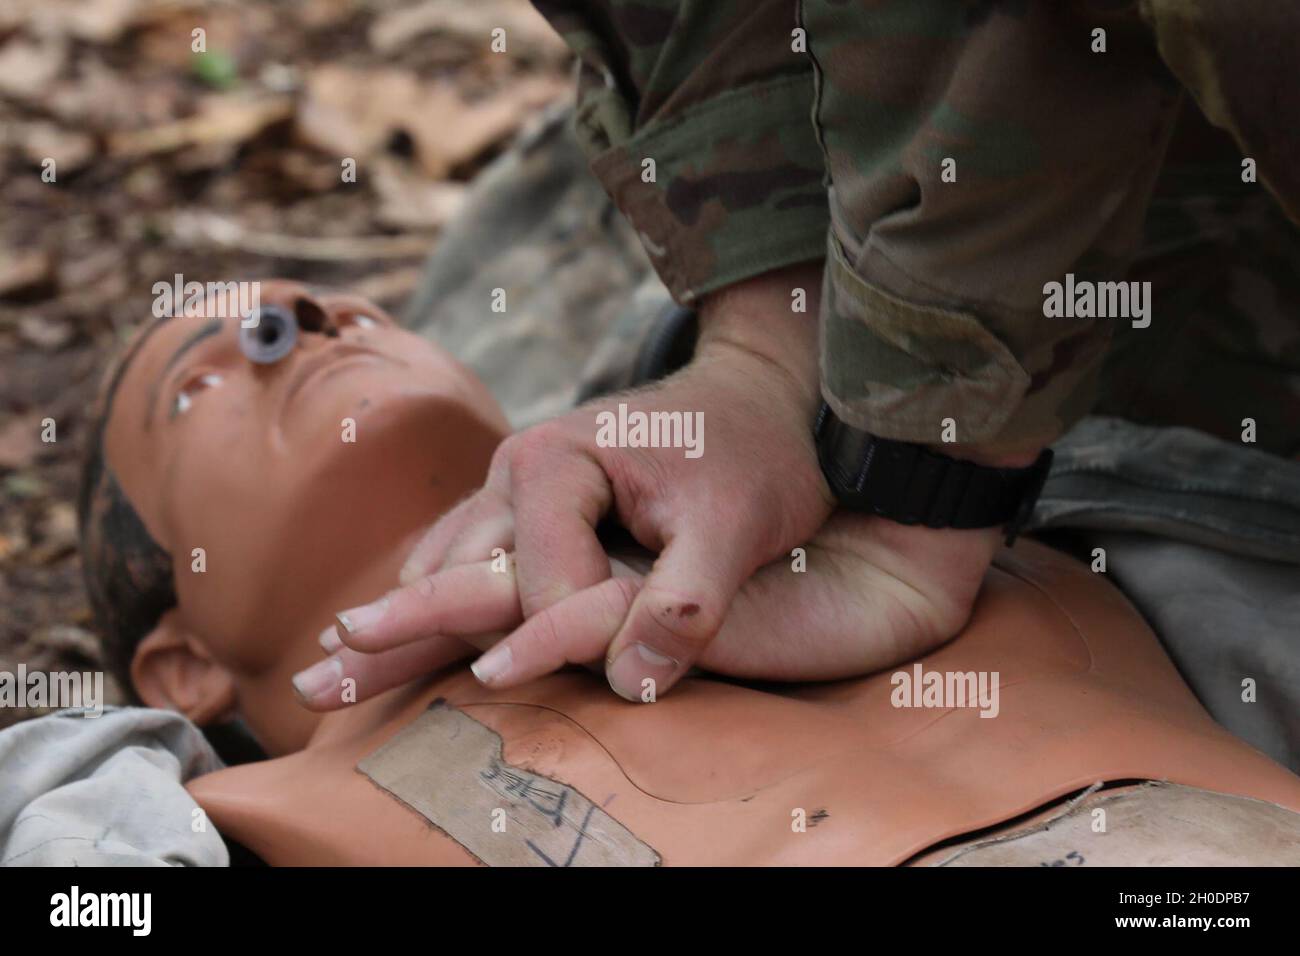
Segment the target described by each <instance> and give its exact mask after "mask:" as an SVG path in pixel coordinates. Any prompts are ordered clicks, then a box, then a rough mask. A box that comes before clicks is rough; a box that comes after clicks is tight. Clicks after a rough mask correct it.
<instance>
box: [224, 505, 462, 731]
mask: <svg viewBox="0 0 1300 956" xmlns="http://www.w3.org/2000/svg"><path fill="white" fill-rule="evenodd" d="M430 520H432V519H430ZM423 531H424V528H419V529H416V530H414V531H412V532H411V534H410V535H409V536H407V537H406V538H404V539H402V540H401V541H399V542H398V544H397V545H396V546H394V547H393V548H392V549H391V550H390V551H389V552H388V553H387V554H386V555H384V556H383V557H382V558H381V559H379V560H370V561H367V562H366V567H365V568H363V569H360V570H359V571H358V573H357V574H356V575H354V576H353V577H352V578H351V579H350V580H349V581H348V582H347V583H346V585H344V586H341V587H337V588H333V589H330V590H329V591H328V592H327V593H325V594H322V595H321V599H320V602H319V604H318V605H317V607H316V608H314V609H313V610H312V611H310V613H306V614H304V616H303V620H304V622H305V623H304V624H303V626H302V628H301V629H300V630H299V631H298V632H297V633H296V634H295V635H294V638H293V640H292V641H291V642H290V644H289V646H288V647H287V648H286V651H285V653H284V654H283V655H281V663H280V664H277V666H276V667H274V668H272V669H271V670H269V671H267V672H266V673H264V674H260V675H257V676H255V677H253V678H251V679H250V680H249V681H248V682H247V683H246V684H245V686H244V687H243V688H242V691H241V699H240V715H241V716H242V717H243V718H244V720H245V721H246V722H247V724H248V726H249V728H250V730H251V731H252V732H253V735H254V736H255V737H256V738H257V739H258V741H259V742H260V743H261V744H262V746H263V748H264V749H265V750H266V751H267V752H268V753H269V754H271V756H282V755H284V754H287V753H293V752H296V751H298V750H302V749H305V748H308V747H312V746H316V745H318V744H320V743H322V742H329V741H336V740H338V739H340V738H341V737H347V736H351V735H353V734H358V733H367V732H369V731H371V730H373V729H374V728H375V727H376V726H379V725H382V724H384V723H387V722H388V721H390V720H392V719H393V718H394V717H396V716H398V715H400V714H402V713H404V712H405V711H406V710H407V708H408V707H410V706H412V701H413V700H415V699H416V698H419V697H421V695H422V694H423V695H424V696H427V694H425V693H424V690H423V689H424V688H425V687H426V686H427V684H428V681H427V680H425V681H417V682H415V683H414V684H408V685H406V686H404V687H397V688H394V689H392V690H390V691H386V692H384V693H382V694H379V695H377V696H375V697H372V698H370V699H368V700H364V701H360V702H358V703H354V704H348V705H347V706H345V707H344V708H342V709H341V710H337V711H332V712H330V713H326V714H323V715H313V714H311V713H310V712H308V711H307V710H306V709H305V708H303V707H302V706H301V705H300V704H299V703H298V702H297V699H296V695H295V694H294V691H293V687H292V684H291V678H292V676H293V674H294V673H296V672H297V671H298V670H301V669H302V668H304V667H308V666H310V665H311V664H314V663H316V662H317V661H320V660H323V659H324V657H325V652H324V651H323V650H322V649H321V646H320V643H319V638H320V631H321V626H322V625H321V624H320V622H329V621H332V620H333V618H334V615H335V614H336V613H337V612H339V611H341V610H344V609H346V608H349V607H355V606H357V605H359V604H362V603H366V602H369V601H373V600H376V599H378V598H379V597H381V596H383V595H384V594H385V593H387V592H388V591H390V590H392V589H393V588H394V587H396V586H397V580H398V574H399V572H400V570H401V567H402V564H403V563H404V562H405V560H406V557H407V556H408V555H409V554H410V552H411V549H412V548H413V547H414V546H415V543H416V541H417V540H418V539H419V537H420V535H421V534H422V533H423ZM471 652H472V651H471V649H470V648H468V647H467V648H466V655H467V656H468V655H469V654H470V653H471ZM286 714H287V715H288V716H287V717H286ZM290 724H292V726H290ZM313 724H314V726H313Z"/></svg>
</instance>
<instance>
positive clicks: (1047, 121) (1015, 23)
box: [535, 0, 1300, 454]
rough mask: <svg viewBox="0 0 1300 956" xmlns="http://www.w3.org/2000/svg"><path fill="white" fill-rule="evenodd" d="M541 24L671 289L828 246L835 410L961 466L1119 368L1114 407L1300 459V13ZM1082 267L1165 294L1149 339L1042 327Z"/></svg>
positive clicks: (1181, 5) (825, 359) (737, 6)
mask: <svg viewBox="0 0 1300 956" xmlns="http://www.w3.org/2000/svg"><path fill="white" fill-rule="evenodd" d="M535 5H536V6H537V7H538V9H539V10H540V11H541V12H542V13H543V14H544V15H546V16H547V17H548V18H549V19H550V20H551V22H552V24H553V25H554V26H555V27H556V28H557V29H558V30H559V31H560V32H561V33H562V34H563V35H564V36H565V38H566V39H567V41H568V42H569V44H570V45H571V46H572V48H573V50H574V51H575V53H576V54H577V55H578V58H579V104H578V114H577V129H578V134H579V139H580V141H581V143H582V146H583V149H584V150H585V151H586V153H587V155H588V157H589V158H590V160H591V166H592V170H593V171H594V172H595V174H596V175H597V177H599V179H600V180H601V182H602V183H603V185H604V187H605V189H606V190H607V191H608V193H609V194H610V196H611V197H612V198H613V200H614V202H615V203H616V204H617V206H618V208H619V209H620V210H621V211H622V212H623V213H624V214H625V216H626V217H627V218H628V220H629V221H630V222H631V223H632V226H633V228H634V229H635V231H636V233H637V234H638V235H639V238H640V239H641V242H642V244H643V245H644V247H645V249H646V250H647V252H648V253H649V256H650V260H651V262H652V264H653V265H654V268H655V269H656V270H657V272H658V274H659V275H660V276H661V277H662V279H663V281H664V283H665V284H666V285H667V287H668V288H669V290H670V291H671V292H672V294H673V296H674V297H675V298H676V299H678V300H679V301H683V302H690V301H692V300H694V299H696V298H698V297H699V296H701V295H705V294H707V293H708V292H710V291H713V290H715V289H718V288H720V287H722V286H725V285H728V284H730V283H733V282H736V281H738V280H741V279H744V278H746V277H748V276H752V275H755V274H758V273H761V272H764V271H766V270H769V269H772V268H775V267H778V266H782V265H787V264H791V263H794V262H799V261H805V260H809V259H814V258H821V257H822V256H825V258H826V264H827V268H826V279H825V289H824V296H823V313H822V316H821V328H822V356H821V360H822V376H823V392H824V394H825V396H826V398H827V400H828V401H830V403H831V404H832V406H833V407H834V408H835V410H836V411H837V413H838V414H839V415H840V416H841V417H842V418H845V419H846V420H848V421H851V422H853V423H854V424H856V425H858V426H860V427H863V428H866V429H868V430H870V431H872V432H875V433H877V434H880V435H884V436H888V437H893V438H900V439H906V440H912V441H918V442H926V443H936V442H938V441H939V440H940V438H941V428H942V422H943V420H944V419H946V418H951V419H953V420H954V421H955V422H956V432H957V439H958V442H959V446H958V447H957V448H955V449H952V450H953V451H955V452H956V453H961V451H962V449H961V447H960V445H976V446H979V447H980V448H981V449H982V450H985V451H988V452H995V451H1007V450H1012V449H1023V448H1028V447H1033V446H1036V445H1040V444H1043V443H1047V442H1050V441H1052V440H1053V439H1055V438H1056V437H1057V436H1058V435H1060V434H1061V432H1062V431H1063V430H1064V429H1065V428H1066V427H1068V426H1069V425H1070V424H1071V423H1073V422H1074V421H1075V420H1077V419H1078V418H1079V417H1081V416H1082V415H1083V414H1085V413H1086V412H1087V411H1088V410H1089V409H1090V408H1091V407H1093V404H1094V398H1095V395H1096V391H1097V388H1096V386H1097V382H1098V380H1099V378H1100V380H1101V381H1103V382H1104V383H1105V384H1104V398H1103V410H1105V411H1108V412H1111V413H1113V414H1121V415H1124V416H1126V417H1128V418H1131V419H1134V420H1137V421H1146V422H1153V423H1170V424H1187V425H1194V426H1197V427H1201V428H1204V429H1206V430H1209V431H1212V432H1215V433H1217V434H1220V435H1223V436H1225V437H1226V436H1229V435H1231V436H1233V437H1235V438H1238V439H1239V438H1240V433H1241V428H1242V426H1241V419H1242V418H1245V417H1250V418H1254V419H1256V421H1257V423H1258V439H1259V444H1260V446H1261V447H1264V448H1267V449H1270V450H1272V451H1275V452H1280V453H1284V454H1294V453H1295V452H1296V451H1297V450H1300V331H1297V324H1296V320H1295V318H1294V310H1293V309H1290V308H1283V307H1282V304H1283V303H1288V302H1289V303H1295V302H1297V301H1300V298H1298V297H1297V293H1298V292H1300V286H1298V283H1300V278H1297V276H1300V270H1297V268H1296V266H1297V264H1300V258H1298V256H1300V253H1298V252H1297V249H1300V242H1298V241H1297V231H1296V228H1295V226H1294V225H1293V223H1292V222H1289V221H1287V219H1286V218H1285V217H1284V216H1283V215H1282V214H1281V212H1279V210H1278V209H1277V208H1276V205H1275V200H1276V202H1277V203H1280V206H1281V209H1282V210H1283V211H1285V212H1286V213H1287V214H1289V215H1290V217H1291V218H1292V219H1293V220H1294V219H1295V218H1296V217H1297V216H1300V138H1298V137H1300V133H1298V132H1297V127H1296V124H1295V118H1296V117H1297V116H1300V81H1298V80H1297V78H1296V73H1295V67H1294V58H1293V54H1294V50H1295V48H1296V45H1297V42H1300V30H1298V29H1297V27H1300V11H1297V10H1296V8H1295V7H1294V6H1293V5H1291V4H1285V3H1277V2H1272V0H1141V2H1139V3H1129V2H1090V3H1089V2H1067V0H1001V2H999V0H803V2H802V3H800V2H797V0H588V2H577V0H535ZM1098 29H1100V30H1104V31H1105V37H1104V42H1105V52H1100V51H1098V52H1094V46H1095V45H1097V43H1098V40H1097V36H1096V34H1095V33H1094V31H1096V30H1098ZM805 44H806V48H805ZM1187 93H1190V94H1191V97H1192V98H1193V99H1194V100H1195V106H1193V105H1192V104H1191V103H1190V101H1189V100H1188V97H1187V95H1186V94H1187ZM1196 107H1199V111H1198V109H1197V108H1196ZM1202 112H1203V113H1204V115H1205V116H1206V117H1208V119H1209V120H1210V121H1211V122H1212V123H1213V124H1215V125H1216V126H1218V127H1219V128H1220V129H1222V130H1225V131H1226V132H1227V133H1229V134H1231V136H1232V138H1233V139H1235V149H1236V152H1234V146H1233V145H1232V143H1231V142H1230V141H1228V140H1227V139H1226V137H1220V139H1221V141H1220V143H1219V144H1218V151H1217V152H1216V151H1215V150H1214V149H1211V150H1210V151H1209V152H1207V151H1206V150H1205V149H1202V148H1200V147H1199V146H1197V145H1196V144H1199V143H1203V142H1212V141H1213V140H1214V138H1215V136H1214V133H1213V132H1212V131H1211V130H1210V129H1209V127H1208V126H1207V125H1206V124H1205V123H1204V121H1203V120H1202V119H1201V116H1200V115H1199V114H1200V113H1202ZM1180 125H1181V126H1187V127H1190V128H1193V131H1192V132H1191V133H1190V134H1189V135H1188V136H1187V137H1185V139H1186V141H1187V142H1188V143H1191V144H1193V146H1192V147H1189V149H1190V152H1189V153H1188V154H1187V155H1186V156H1184V155H1183V154H1182V153H1181V149H1182V146H1176V147H1175V149H1174V150H1173V151H1171V149H1170V142H1171V140H1173V139H1174V134H1175V129H1176V127H1179V126H1180ZM1195 127H1201V129H1199V130H1198V129H1195ZM1180 142H1181V140H1180ZM1224 143H1227V148H1226V149H1225V148H1223V145H1224ZM1243 154H1244V155H1245V156H1247V157H1250V158H1251V159H1253V160H1254V161H1255V162H1256V164H1257V168H1258V174H1259V177H1260V180H1261V182H1262V183H1264V184H1266V185H1267V187H1268V188H1269V189H1270V190H1271V191H1272V194H1273V195H1272V197H1270V196H1268V195H1267V194H1265V192H1264V187H1263V186H1262V185H1255V184H1253V183H1243V181H1242V165H1241V157H1242V155H1243ZM946 159H951V160H953V161H954V163H953V164H945V162H944V161H945V160H946ZM648 160H653V169H651V168H650V164H649V163H648V162H647V161H648ZM1205 163H1208V164H1209V165H1207V166H1204V168H1202V169H1200V170H1199V171H1198V170H1197V169H1196V167H1197V166H1198V164H1205ZM945 169H948V170H949V171H950V173H955V179H954V180H953V181H945V175H944V173H945ZM1189 170H1190V171H1191V172H1192V173H1197V172H1199V173H1201V175H1189V174H1188V173H1189ZM1153 198H1154V199H1155V202H1154V203H1153ZM1067 273H1073V274H1074V276H1075V277H1076V279H1078V280H1092V281H1106V280H1119V279H1135V280H1143V281H1146V280H1149V281H1151V282H1152V283H1153V285H1152V292H1153V298H1154V306H1153V308H1152V324H1151V326H1150V327H1149V328H1145V329H1133V328H1130V323H1129V322H1128V321H1127V320H1126V319H1122V318H1120V319H1116V318H1105V319H1067V318H1046V317H1044V313H1043V299H1044V285H1045V283H1048V282H1052V281H1057V282H1060V281H1064V279H1065V276H1066V274H1067ZM1113 337H1117V338H1118V339H1119V340H1120V341H1119V343H1118V345H1119V347H1117V348H1115V349H1113V350H1112V349H1111V347H1110V346H1111V340H1112V338H1113ZM1103 365H1104V367H1103ZM1188 395H1194V396H1196V398H1195V399H1193V400H1188V399H1187V396H1188Z"/></svg>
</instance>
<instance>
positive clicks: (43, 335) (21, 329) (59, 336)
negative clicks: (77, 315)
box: [18, 315, 74, 352]
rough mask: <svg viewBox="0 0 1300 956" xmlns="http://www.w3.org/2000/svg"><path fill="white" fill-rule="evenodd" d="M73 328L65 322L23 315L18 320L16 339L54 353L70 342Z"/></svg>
mask: <svg viewBox="0 0 1300 956" xmlns="http://www.w3.org/2000/svg"><path fill="white" fill-rule="evenodd" d="M73 335H74V332H73V328H72V326H70V325H69V324H68V323H67V322H62V321H59V320H58V319H47V318H43V317H42V316H38V315H24V316H23V317H22V318H21V319H19V320H18V338H20V339H22V340H23V341H24V342H26V343H27V344H28V345H34V346H36V347H37V348H39V349H45V350H46V351H50V352H52V351H54V350H55V349H61V348H63V346H65V345H67V344H68V343H69V342H71V341H72V337H73Z"/></svg>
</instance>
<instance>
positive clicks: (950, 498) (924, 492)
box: [813, 402, 1052, 544]
mask: <svg viewBox="0 0 1300 956" xmlns="http://www.w3.org/2000/svg"><path fill="white" fill-rule="evenodd" d="M813 435H814V437H815V440H816V442H817V459H818V461H820V462H821V466H822V474H824V475H825V476H826V481H827V482H828V483H829V484H830V486H831V491H832V492H834V494H835V497H836V498H837V499H838V500H839V502H840V505H841V506H842V507H845V508H849V509H851V510H854V511H865V512H868V513H870V514H877V515H880V516H881V517H884V518H889V519H890V520H892V521H897V522H899V523H900V524H919V525H924V526H925V527H927V528H992V527H997V526H999V525H1001V526H1003V527H1004V528H1005V529H1006V534H1007V544H1012V543H1014V542H1015V540H1016V535H1018V534H1019V533H1020V531H1021V529H1022V528H1024V526H1025V523H1026V522H1027V521H1028V520H1029V516H1030V515H1031V514H1032V513H1033V510H1034V502H1036V501H1037V500H1038V494H1039V492H1041V491H1042V490H1043V482H1044V481H1046V480H1047V472H1048V470H1049V469H1050V468H1051V467H1052V450H1051V449H1050V448H1045V449H1043V452H1042V454H1040V455H1039V456H1038V460H1037V461H1035V462H1034V463H1033V464H1032V465H1029V466H1028V467H1027V468H990V467H988V466H986V465H977V464H975V463H974V462H970V461H962V460H961V459H958V458H949V457H948V456H947V455H940V454H938V453H937V452H933V451H930V450H929V449H927V448H925V447H923V446H921V445H914V444H912V443H911V442H903V441H893V440H891V439H888V438H877V437H876V436H875V435H872V434H871V433H870V432H865V431H862V430H861V429H860V428H854V427H853V426H851V425H846V424H845V423H844V422H842V421H840V419H839V418H837V417H836V415H835V413H834V412H833V411H831V408H830V406H829V405H827V404H826V403H825V402H823V403H822V407H821V411H820V412H818V414H817V424H816V425H815V426H814V429H813Z"/></svg>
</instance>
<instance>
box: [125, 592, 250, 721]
mask: <svg viewBox="0 0 1300 956" xmlns="http://www.w3.org/2000/svg"><path fill="white" fill-rule="evenodd" d="M131 683H133V684H134V685H135V690H136V693H137V694H139V695H140V699H141V700H143V701H144V702H145V703H146V704H148V705H149V706H150V707H157V708H160V709H163V710H175V711H178V712H180V713H182V714H184V715H185V716H186V717H188V718H189V719H190V720H192V721H194V723H196V724H198V725H199V726H200V727H202V726H204V725H206V724H210V723H214V722H216V721H217V720H219V719H221V718H223V717H227V716H228V715H230V714H231V713H232V712H233V711H234V709H235V679H234V675H232V674H231V673H230V671H228V670H226V668H224V667H223V666H222V665H221V664H219V663H217V661H216V660H214V659H213V657H212V655H211V654H209V653H208V651H207V648H205V647H204V646H203V644H202V643H201V642H200V641H199V639H198V638H197V637H195V636H194V634H192V633H191V632H190V631H188V630H187V629H186V628H185V625H184V623H183V622H182V621H181V618H180V614H179V612H178V611H177V610H176V609H175V608H172V609H171V610H170V611H167V612H166V613H165V614H163V616H162V617H161V618H160V619H159V620H158V626H157V627H155V628H154V629H153V630H152V631H150V632H149V635H148V636H147V637H145V639H144V640H142V641H141V642H140V643H139V645H137V646H136V649H135V656H134V657H132V658H131Z"/></svg>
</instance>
